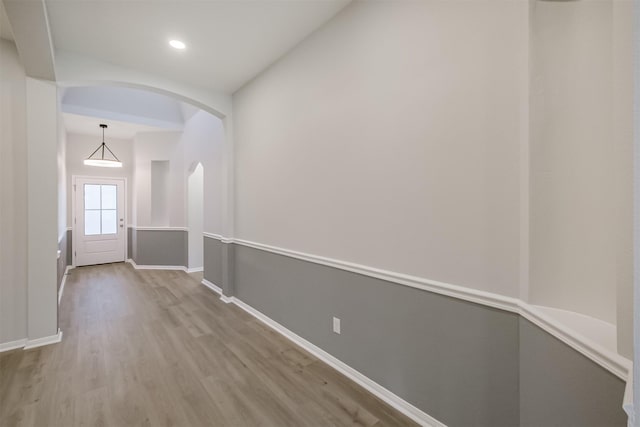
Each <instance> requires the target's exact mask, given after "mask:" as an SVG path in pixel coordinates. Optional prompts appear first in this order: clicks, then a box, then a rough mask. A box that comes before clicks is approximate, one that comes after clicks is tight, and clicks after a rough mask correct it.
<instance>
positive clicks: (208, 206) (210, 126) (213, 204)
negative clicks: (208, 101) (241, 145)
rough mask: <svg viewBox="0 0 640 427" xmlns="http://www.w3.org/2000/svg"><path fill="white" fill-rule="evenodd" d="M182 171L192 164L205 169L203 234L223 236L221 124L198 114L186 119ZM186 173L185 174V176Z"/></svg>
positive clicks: (188, 168)
mask: <svg viewBox="0 0 640 427" xmlns="http://www.w3.org/2000/svg"><path fill="white" fill-rule="evenodd" d="M181 141H182V146H183V147H184V168H185V169H184V170H185V171H189V170H190V169H191V168H192V167H193V166H194V165H195V164H197V163H202V166H203V168H204V194H205V197H204V205H203V207H204V221H203V225H204V231H205V232H208V233H214V234H223V211H224V209H225V208H226V203H227V202H226V201H225V198H224V197H225V193H224V185H225V182H226V180H225V172H226V171H225V169H224V162H225V157H224V156H225V152H224V148H225V145H224V144H225V132H224V127H223V123H222V120H220V119H218V118H217V117H215V116H213V115H211V114H209V113H207V112H206V111H202V110H200V111H197V112H196V113H195V114H193V115H192V116H191V117H189V118H188V119H187V120H186V122H185V124H184V130H183V132H182V137H181ZM186 173H188V172H186Z"/></svg>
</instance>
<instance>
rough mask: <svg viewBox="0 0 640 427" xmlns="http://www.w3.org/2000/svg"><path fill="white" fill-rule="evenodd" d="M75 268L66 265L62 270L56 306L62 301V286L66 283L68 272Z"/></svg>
mask: <svg viewBox="0 0 640 427" xmlns="http://www.w3.org/2000/svg"><path fill="white" fill-rule="evenodd" d="M74 268H75V267H74V266H72V265H67V267H66V268H65V269H64V273H62V283H60V289H58V305H60V301H62V294H63V293H64V285H65V284H66V283H67V276H68V275H69V270H72V269H74Z"/></svg>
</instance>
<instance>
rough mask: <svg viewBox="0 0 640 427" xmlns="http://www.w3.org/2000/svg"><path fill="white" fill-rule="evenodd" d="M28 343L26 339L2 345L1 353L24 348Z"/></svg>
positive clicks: (0, 346)
mask: <svg viewBox="0 0 640 427" xmlns="http://www.w3.org/2000/svg"><path fill="white" fill-rule="evenodd" d="M26 343H27V339H26V338H22V339H19V340H15V341H9V342H3V343H2V344H0V353H2V352H3V351H9V350H15V349H16V348H23V347H24V345H25V344H26Z"/></svg>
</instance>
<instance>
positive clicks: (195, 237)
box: [187, 163, 204, 268]
mask: <svg viewBox="0 0 640 427" xmlns="http://www.w3.org/2000/svg"><path fill="white" fill-rule="evenodd" d="M187 187H188V203H187V216H188V224H187V225H188V227H189V265H188V267H189V268H200V267H203V266H204V246H203V245H204V241H203V234H202V232H203V231H204V227H203V217H204V206H203V202H204V169H203V168H202V163H198V165H197V166H196V168H195V169H194V170H193V172H192V173H191V175H189V177H188V180H187Z"/></svg>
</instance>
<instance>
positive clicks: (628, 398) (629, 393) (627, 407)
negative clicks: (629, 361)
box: [622, 369, 637, 427]
mask: <svg viewBox="0 0 640 427" xmlns="http://www.w3.org/2000/svg"><path fill="white" fill-rule="evenodd" d="M622 409H624V412H626V414H627V427H637V425H636V423H635V418H636V413H635V411H634V409H633V369H631V370H629V378H628V379H627V384H626V386H625V388H624V397H623V399H622Z"/></svg>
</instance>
